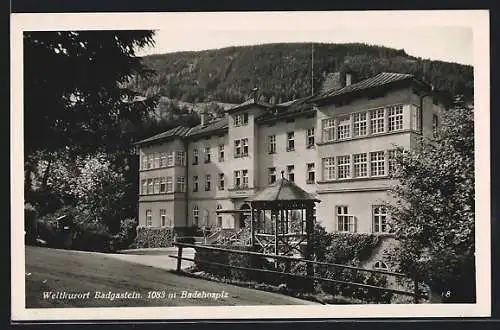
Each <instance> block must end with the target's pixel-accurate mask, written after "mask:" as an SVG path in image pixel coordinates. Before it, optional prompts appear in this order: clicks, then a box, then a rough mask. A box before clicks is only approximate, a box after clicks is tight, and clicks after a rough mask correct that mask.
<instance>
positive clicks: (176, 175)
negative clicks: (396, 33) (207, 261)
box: [137, 73, 444, 233]
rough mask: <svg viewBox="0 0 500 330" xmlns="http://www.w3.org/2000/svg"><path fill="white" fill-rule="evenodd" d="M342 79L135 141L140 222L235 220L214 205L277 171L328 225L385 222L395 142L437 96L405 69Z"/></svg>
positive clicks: (433, 120) (431, 128)
mask: <svg viewBox="0 0 500 330" xmlns="http://www.w3.org/2000/svg"><path fill="white" fill-rule="evenodd" d="M342 80H345V82H346V83H344V84H343V85H342V86H330V87H331V88H330V89H328V90H326V91H322V92H320V93H319V94H317V95H314V96H311V97H307V98H303V99H299V100H294V101H290V102H287V103H282V104H276V105H274V104H267V103H262V102H257V101H255V100H253V99H250V100H248V101H246V102H245V103H243V104H240V105H238V106H235V107H234V108H232V109H229V110H227V111H226V116H225V117H224V118H218V119H215V120H212V121H207V120H205V116H203V115H202V120H201V124H200V125H198V126H196V127H192V128H185V127H178V128H174V129H171V130H169V131H167V132H164V133H161V134H158V135H155V136H153V137H150V138H148V139H146V140H143V141H140V142H138V143H137V145H138V147H139V155H140V159H141V168H140V173H139V181H140V187H141V188H140V195H139V225H141V226H170V227H173V228H176V229H182V228H186V227H193V226H194V227H196V226H198V227H201V226H218V227H222V228H239V227H241V226H243V225H244V224H243V222H242V221H241V219H240V217H239V216H238V215H235V214H231V213H224V212H220V213H219V212H216V211H217V210H234V209H236V210H241V209H245V208H249V206H248V205H247V204H246V203H245V199H247V198H248V197H251V196H252V195H254V194H255V193H256V192H258V191H259V190H260V189H262V188H264V187H266V186H267V185H269V184H271V183H273V182H274V181H275V180H276V179H277V178H279V177H280V176H281V172H284V173H283V175H284V176H285V177H286V178H288V179H289V180H291V181H294V182H295V183H296V184H297V185H298V186H300V187H302V188H303V189H304V190H306V191H308V192H310V193H313V194H316V195H317V196H318V199H320V200H321V201H322V202H321V203H319V204H317V210H316V218H317V220H318V221H319V222H321V223H322V225H323V226H325V227H326V229H327V230H329V231H347V232H363V233H368V232H384V231H386V230H387V227H386V224H385V222H386V218H387V212H386V209H385V208H384V207H383V206H382V204H383V202H384V201H387V200H388V199H389V198H390V196H389V195H388V193H387V191H388V188H389V187H390V186H391V184H392V183H393V182H392V180H391V179H390V178H389V177H388V174H389V173H390V172H391V170H392V166H393V162H392V158H393V156H394V153H395V150H396V148H397V147H402V148H404V149H411V148H413V147H414V146H415V145H416V143H417V140H418V137H420V136H428V135H432V134H433V132H435V130H436V129H437V125H438V123H439V116H440V111H441V109H444V105H443V103H442V102H441V101H440V100H439V98H438V97H437V96H436V95H435V93H434V92H433V90H432V88H431V86H429V85H427V84H425V83H423V82H422V81H419V80H418V79H416V78H415V77H414V76H412V75H409V74H399V73H380V74H378V75H376V76H374V77H372V78H369V79H366V80H363V81H359V82H357V83H351V76H350V74H347V76H346V78H345V79H342ZM339 81H340V79H339Z"/></svg>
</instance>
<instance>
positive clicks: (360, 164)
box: [353, 153, 368, 178]
mask: <svg viewBox="0 0 500 330" xmlns="http://www.w3.org/2000/svg"><path fill="white" fill-rule="evenodd" d="M353 165H354V177H355V178H363V177H366V176H368V162H367V157H366V154H365V153H363V154H356V155H353Z"/></svg>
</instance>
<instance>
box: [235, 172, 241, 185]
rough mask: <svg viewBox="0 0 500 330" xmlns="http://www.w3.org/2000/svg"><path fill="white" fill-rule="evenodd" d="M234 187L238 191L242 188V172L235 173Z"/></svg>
mask: <svg viewBox="0 0 500 330" xmlns="http://www.w3.org/2000/svg"><path fill="white" fill-rule="evenodd" d="M234 187H235V188H236V189H239V188H241V172H240V171H234Z"/></svg>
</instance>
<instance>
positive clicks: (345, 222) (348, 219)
mask: <svg viewBox="0 0 500 330" xmlns="http://www.w3.org/2000/svg"><path fill="white" fill-rule="evenodd" d="M336 209H337V210H336V211H337V230H338V231H342V232H350V233H355V232H356V220H355V218H354V216H352V215H349V212H348V208H347V206H337V207H336Z"/></svg>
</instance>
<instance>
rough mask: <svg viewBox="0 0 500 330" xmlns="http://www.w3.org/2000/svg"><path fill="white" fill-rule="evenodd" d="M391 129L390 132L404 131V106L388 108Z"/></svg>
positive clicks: (389, 128)
mask: <svg viewBox="0 0 500 330" xmlns="http://www.w3.org/2000/svg"><path fill="white" fill-rule="evenodd" d="M388 112H389V127H388V131H389V132H393V131H397V130H400V129H403V106H402V105H396V106H392V107H389V108H388Z"/></svg>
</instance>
